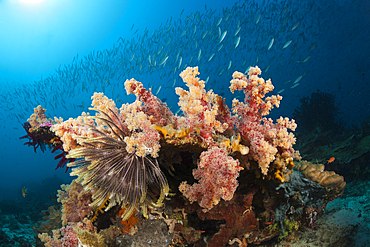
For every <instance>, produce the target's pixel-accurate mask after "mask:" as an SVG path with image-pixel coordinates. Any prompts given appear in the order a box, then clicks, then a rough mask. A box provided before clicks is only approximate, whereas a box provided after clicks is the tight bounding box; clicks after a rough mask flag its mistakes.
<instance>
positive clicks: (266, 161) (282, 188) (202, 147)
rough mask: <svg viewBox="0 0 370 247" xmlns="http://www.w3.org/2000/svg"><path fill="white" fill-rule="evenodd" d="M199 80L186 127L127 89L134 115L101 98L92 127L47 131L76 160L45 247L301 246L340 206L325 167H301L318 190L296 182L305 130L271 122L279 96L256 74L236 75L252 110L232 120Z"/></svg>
mask: <svg viewBox="0 0 370 247" xmlns="http://www.w3.org/2000/svg"><path fill="white" fill-rule="evenodd" d="M198 75H199V72H198V67H194V68H192V67H188V68H186V69H185V70H184V71H183V72H181V74H180V76H181V78H182V79H183V81H184V82H185V85H186V86H187V88H188V90H186V89H183V88H179V87H178V88H176V89H175V91H176V94H177V95H178V96H179V103H178V104H179V106H180V110H181V111H182V114H181V115H177V114H173V113H172V112H171V111H170V109H169V108H168V107H167V104H166V103H164V102H162V101H161V100H160V99H158V98H157V97H156V96H155V95H153V93H152V91H151V90H150V89H149V90H147V89H145V88H144V87H143V84H142V83H141V82H139V81H136V80H135V79H131V80H126V82H125V89H126V92H127V94H134V95H135V96H136V100H135V101H134V102H133V103H126V104H123V105H122V106H121V108H117V106H116V103H115V102H114V101H113V100H111V99H109V98H108V97H106V96H105V95H104V94H103V93H94V95H93V96H92V97H91V99H92V108H89V109H90V110H93V111H95V115H90V113H82V115H81V116H79V117H77V118H75V119H73V118H70V119H68V120H66V121H63V119H61V118H59V119H58V118H55V119H54V122H51V123H52V125H51V127H50V126H49V125H48V126H47V128H50V130H51V131H53V132H54V135H55V137H56V138H58V140H59V141H60V145H59V147H60V149H62V151H64V153H63V154H64V155H65V156H63V157H65V158H66V159H69V160H68V161H71V159H77V160H76V161H73V162H70V163H69V164H68V167H73V169H72V173H71V175H76V176H78V177H77V178H76V179H75V180H74V181H73V182H72V184H71V185H70V186H63V187H62V189H63V191H59V192H58V197H59V199H58V201H59V202H61V203H62V220H63V225H64V227H62V228H61V229H59V230H54V231H53V236H52V237H51V236H49V235H47V234H46V233H44V234H42V235H39V236H40V239H41V240H42V241H43V242H45V243H46V244H45V245H46V246H47V245H49V246H51V245H53V246H68V245H67V244H70V245H71V246H74V245H76V244H80V245H91V243H92V242H94V243H95V245H94V246H113V245H118V246H123V245H126V246H129V245H130V246H138V244H139V243H142V244H151V245H158V246H163V245H164V244H171V246H182V245H190V244H193V245H194V246H205V245H208V246H210V247H212V246H225V245H227V244H229V243H230V245H231V246H235V245H236V244H239V245H240V246H247V244H250V243H260V242H265V241H270V240H273V239H278V236H279V235H280V238H286V237H289V236H293V235H294V236H295V234H296V231H295V230H294V229H297V228H298V227H299V226H300V225H301V224H303V225H306V224H312V225H313V224H314V223H315V220H316V218H315V217H316V216H317V215H318V214H319V213H321V212H322V209H323V208H324V207H325V205H326V203H327V201H328V200H329V199H330V198H334V197H336V196H339V195H340V191H342V190H343V188H344V185H345V183H344V182H343V178H342V177H340V176H338V175H334V174H333V173H332V172H324V171H323V168H322V167H321V166H317V167H316V168H315V169H313V168H308V166H307V165H306V166H305V165H303V164H306V163H305V162H302V163H301V164H300V166H299V169H301V170H302V172H303V174H305V176H307V177H308V178H310V179H313V180H314V181H317V182H318V183H316V182H312V181H311V180H308V179H306V178H303V177H302V175H301V173H299V172H297V171H294V172H293V167H294V166H295V164H294V162H295V161H294V159H300V155H299V152H298V151H295V150H294V149H293V145H294V144H295V142H296V138H295V137H294V134H293V133H292V132H291V131H294V130H295V129H296V127H297V125H296V123H295V121H294V120H290V119H288V118H283V117H280V118H278V119H277V120H276V122H274V121H273V120H272V119H271V118H267V117H266V116H268V115H269V113H270V111H271V110H272V109H273V108H274V107H279V104H280V101H281V100H282V97H281V96H279V95H271V96H268V97H266V94H268V93H270V92H271V91H272V90H273V89H274V87H273V85H272V83H271V80H270V79H269V80H267V81H265V80H264V79H263V78H261V77H259V76H260V75H261V70H260V69H259V68H258V67H251V68H250V69H249V71H248V74H247V75H244V74H243V73H240V72H234V74H233V79H232V80H231V85H230V90H231V92H232V93H234V92H235V91H236V90H241V91H243V93H244V95H245V98H244V101H239V100H238V99H234V100H233V101H232V108H231V110H230V109H229V108H228V106H227V105H226V103H225V99H224V98H222V97H221V96H219V95H217V94H215V93H214V92H213V91H212V90H210V91H207V90H206V89H205V81H203V80H200V78H199V77H198ZM43 113H44V112H40V114H41V115H42V114H43ZM40 114H39V115H40ZM41 115H40V116H41ZM34 118H35V119H36V117H34ZM35 121H38V120H35ZM43 124H44V123H43ZM38 128H40V127H38ZM42 128H44V127H42ZM290 130H291V131H290ZM62 159H63V158H62ZM64 161H65V160H64ZM64 161H63V162H64ZM66 163H68V162H66ZM196 180H197V181H196ZM343 183H344V184H343ZM325 188H330V189H331V193H327V190H326V189H325ZM170 192H171V193H170ZM326 195H330V198H329V197H328V198H325V196H326ZM194 202H197V203H194ZM310 215H311V217H310ZM153 220H154V221H153ZM151 221H152V222H151ZM153 226H155V227H156V228H157V229H156V230H154V229H153V230H150V229H152V228H153ZM159 229H161V231H164V232H166V231H167V230H168V232H169V233H170V235H167V234H161V233H160V232H159ZM142 231H144V232H142ZM145 231H146V232H145ZM148 231H149V232H148ZM119 235H122V236H121V237H119V238H117V236H119ZM288 235H289V236H288ZM114 239H116V241H117V242H116V243H114V242H115V241H114ZM170 240H171V241H170Z"/></svg>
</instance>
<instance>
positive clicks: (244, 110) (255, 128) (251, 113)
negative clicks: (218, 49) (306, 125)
mask: <svg viewBox="0 0 370 247" xmlns="http://www.w3.org/2000/svg"><path fill="white" fill-rule="evenodd" d="M260 74H261V70H260V69H259V68H258V67H252V68H250V70H249V73H248V77H247V76H246V75H244V74H243V73H240V72H235V73H234V74H233V78H234V79H233V80H231V86H230V90H231V92H234V91H235V90H243V92H244V94H245V99H244V102H239V100H237V99H234V100H233V112H234V113H235V114H237V116H238V119H237V120H236V122H235V126H236V129H237V130H238V131H239V132H240V134H241V136H242V138H243V139H244V140H246V141H247V142H248V143H250V155H251V157H252V158H253V159H254V160H256V161H257V162H258V164H259V167H260V169H261V172H262V174H263V175H267V173H268V171H269V165H270V163H271V162H272V161H273V160H274V159H275V157H276V155H277V154H278V153H279V154H282V156H283V158H295V157H298V156H299V155H298V154H297V153H295V152H294V150H293V148H292V145H293V144H294V143H295V138H294V135H293V134H292V133H288V129H291V130H293V131H294V130H295V128H296V126H297V125H296V124H295V122H294V120H292V121H290V120H289V119H288V118H285V119H283V118H280V119H278V121H277V123H276V124H274V123H273V121H272V119H270V118H269V119H268V118H266V117H264V116H266V115H268V114H269V113H270V111H271V109H272V108H273V107H274V106H276V107H279V104H280V101H281V99H282V97H281V96H280V95H277V96H276V95H272V96H270V97H265V96H266V94H267V93H269V92H271V91H272V90H273V89H274V86H273V85H272V83H271V80H270V79H269V80H267V81H265V80H264V79H263V78H260V77H258V76H259V75H260Z"/></svg>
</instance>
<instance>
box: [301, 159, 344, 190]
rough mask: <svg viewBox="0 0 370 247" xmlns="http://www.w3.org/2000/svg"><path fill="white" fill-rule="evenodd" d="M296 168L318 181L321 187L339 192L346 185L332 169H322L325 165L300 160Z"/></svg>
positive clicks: (341, 177)
mask: <svg viewBox="0 0 370 247" xmlns="http://www.w3.org/2000/svg"><path fill="white" fill-rule="evenodd" d="M296 169H297V170H298V171H300V172H302V174H303V175H304V176H305V177H306V178H308V179H310V180H312V181H315V182H317V183H319V184H320V185H321V186H323V187H328V188H331V189H334V190H336V191H338V192H341V191H343V190H344V187H345V186H346V182H344V178H343V176H340V175H338V174H335V172H333V171H324V169H325V165H323V164H313V163H311V162H308V161H302V162H300V163H298V164H297V165H296Z"/></svg>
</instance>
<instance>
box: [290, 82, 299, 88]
mask: <svg viewBox="0 0 370 247" xmlns="http://www.w3.org/2000/svg"><path fill="white" fill-rule="evenodd" d="M298 85H299V83H297V84H294V85H293V86H291V87H290V88H296V87H297V86H298Z"/></svg>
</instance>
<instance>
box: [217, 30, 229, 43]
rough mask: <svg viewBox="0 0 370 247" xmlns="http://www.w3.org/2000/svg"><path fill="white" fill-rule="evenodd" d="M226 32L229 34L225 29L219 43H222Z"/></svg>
mask: <svg viewBox="0 0 370 247" xmlns="http://www.w3.org/2000/svg"><path fill="white" fill-rule="evenodd" d="M226 34H227V31H225V32H223V33H222V35H221V38H220V41H219V42H218V43H221V42H222V41H223V40H224V38H225V36H226Z"/></svg>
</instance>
